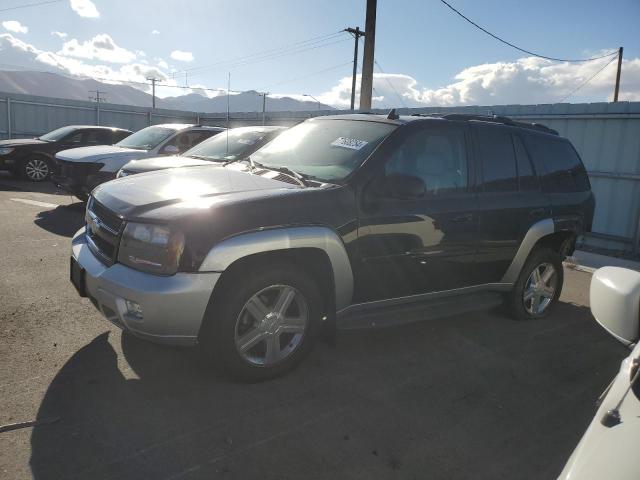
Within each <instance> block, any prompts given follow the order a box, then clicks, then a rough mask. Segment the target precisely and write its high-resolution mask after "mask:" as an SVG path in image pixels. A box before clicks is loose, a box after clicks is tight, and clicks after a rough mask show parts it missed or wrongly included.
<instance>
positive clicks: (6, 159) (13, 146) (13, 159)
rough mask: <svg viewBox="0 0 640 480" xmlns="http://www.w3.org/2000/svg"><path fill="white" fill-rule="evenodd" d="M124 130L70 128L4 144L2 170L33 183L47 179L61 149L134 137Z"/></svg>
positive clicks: (0, 152) (0, 145) (0, 153)
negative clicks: (55, 157)
mask: <svg viewBox="0 0 640 480" xmlns="http://www.w3.org/2000/svg"><path fill="white" fill-rule="evenodd" d="M131 133H132V132H131V131H130V130H125V129H123V128H111V127H98V126H91V125H69V126H67V127H62V128H58V129H56V130H53V131H51V132H49V133H46V134H44V135H42V136H40V137H36V138H21V139H16V138H14V139H12V140H2V141H0V170H9V171H10V172H11V173H13V174H14V175H20V176H22V177H24V178H26V179H28V180H31V181H32V182H42V181H43V180H46V179H47V178H48V177H49V175H50V174H51V172H52V170H53V169H54V161H53V159H54V156H55V154H56V153H57V152H59V151H61V150H67V149H69V148H76V147H86V146H90V145H112V144H114V143H117V142H119V141H120V140H122V139H123V138H125V137H128V136H129V135H131Z"/></svg>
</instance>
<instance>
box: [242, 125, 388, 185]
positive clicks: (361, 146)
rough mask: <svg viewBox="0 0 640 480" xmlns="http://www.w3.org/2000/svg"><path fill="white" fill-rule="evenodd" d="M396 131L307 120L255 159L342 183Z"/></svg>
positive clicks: (258, 152) (253, 156)
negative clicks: (341, 181)
mask: <svg viewBox="0 0 640 480" xmlns="http://www.w3.org/2000/svg"><path fill="white" fill-rule="evenodd" d="M395 128H396V126H395V125H390V124H387V123H378V122H367V121H359V120H320V119H314V120H307V121H306V122H303V123H301V124H299V125H296V126H295V127H292V128H290V129H289V130H287V131H286V132H283V133H282V134H281V135H279V136H278V137H277V138H276V139H275V140H273V141H272V142H270V143H268V144H267V145H266V146H264V147H263V148H261V149H260V150H258V151H257V152H255V153H254V154H253V155H252V156H251V158H252V159H253V160H254V161H255V162H257V163H260V164H262V165H264V166H265V167H275V168H277V167H288V168H290V169H292V170H295V171H296V172H299V173H302V174H304V175H309V176H311V177H313V178H317V179H318V180H324V181H329V182H330V181H335V180H341V179H344V178H345V177H346V176H347V175H349V174H350V173H351V172H352V171H353V170H355V169H356V168H357V167H358V166H359V165H360V164H361V163H362V162H363V161H364V160H365V159H366V158H367V157H368V156H369V154H370V153H371V152H372V151H373V150H374V149H375V148H376V147H377V146H378V145H379V144H380V142H382V140H384V139H385V138H386V137H387V135H389V134H390V133H391V132H392V131H393V130H394V129H395Z"/></svg>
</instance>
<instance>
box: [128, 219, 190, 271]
mask: <svg viewBox="0 0 640 480" xmlns="http://www.w3.org/2000/svg"><path fill="white" fill-rule="evenodd" d="M183 252H184V234H183V233H182V232H179V231H174V230H172V229H171V228H170V227H168V226H166V225H151V224H145V223H128V224H127V226H126V227H125V229H124V232H123V233H122V241H121V242H120V249H119V251H118V262H120V263H122V264H124V265H127V266H129V267H131V268H135V269H136V270H142V271H144V272H149V273H155V274H156V275H173V274H174V273H176V272H177V271H178V266H179V265H180V258H181V257H182V253H183Z"/></svg>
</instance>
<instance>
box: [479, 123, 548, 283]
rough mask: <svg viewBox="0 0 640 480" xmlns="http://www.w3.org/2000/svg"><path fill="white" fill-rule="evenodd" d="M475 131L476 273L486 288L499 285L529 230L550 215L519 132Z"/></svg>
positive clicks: (483, 127) (500, 128) (484, 127)
mask: <svg viewBox="0 0 640 480" xmlns="http://www.w3.org/2000/svg"><path fill="white" fill-rule="evenodd" d="M472 129H473V138H474V144H475V152H476V155H477V158H478V170H477V175H478V184H479V188H478V215H479V237H478V254H477V257H476V262H477V264H478V272H477V274H478V275H479V276H480V277H481V279H482V283H494V282H500V281H501V279H502V277H503V275H504V274H505V273H506V271H507V269H508V267H509V265H510V263H511V261H512V260H513V258H514V257H515V255H516V252H517V251H518V248H519V246H520V244H521V243H522V240H523V239H524V236H525V235H526V233H527V231H528V230H529V228H530V227H531V226H532V225H533V224H534V223H536V222H538V221H540V220H542V219H544V218H549V217H550V215H551V211H550V204H549V199H548V196H547V195H545V194H544V193H543V192H542V191H541V188H540V182H539V178H538V175H537V173H536V171H535V169H534V166H533V164H532V162H531V158H530V156H529V154H528V152H527V150H526V148H525V147H524V143H523V141H522V138H521V136H520V135H519V133H518V129H515V128H507V127H503V126H492V125H478V124H475V125H473V127H472Z"/></svg>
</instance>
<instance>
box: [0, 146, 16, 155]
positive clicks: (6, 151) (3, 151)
mask: <svg viewBox="0 0 640 480" xmlns="http://www.w3.org/2000/svg"><path fill="white" fill-rule="evenodd" d="M14 150H15V148H13V147H4V148H0V155H9V154H10V153H11V152H13V151H14Z"/></svg>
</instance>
